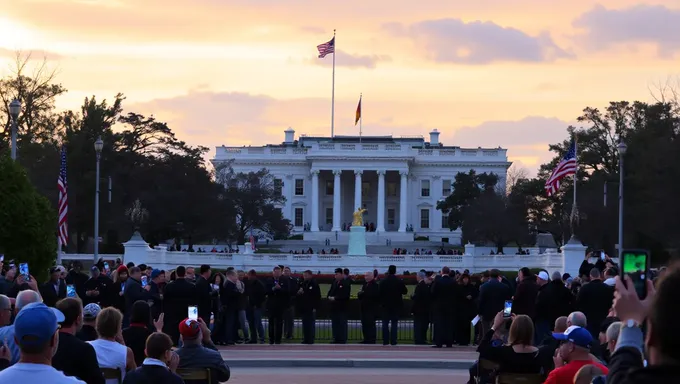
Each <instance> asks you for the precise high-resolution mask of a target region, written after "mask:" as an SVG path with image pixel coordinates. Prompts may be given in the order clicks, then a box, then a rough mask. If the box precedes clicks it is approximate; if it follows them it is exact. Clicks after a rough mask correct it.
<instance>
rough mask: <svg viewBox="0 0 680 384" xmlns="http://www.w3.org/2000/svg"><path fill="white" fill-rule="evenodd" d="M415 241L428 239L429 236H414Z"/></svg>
mask: <svg viewBox="0 0 680 384" xmlns="http://www.w3.org/2000/svg"><path fill="white" fill-rule="evenodd" d="M414 240H415V241H429V240H430V237H429V236H416V238H415V239H414Z"/></svg>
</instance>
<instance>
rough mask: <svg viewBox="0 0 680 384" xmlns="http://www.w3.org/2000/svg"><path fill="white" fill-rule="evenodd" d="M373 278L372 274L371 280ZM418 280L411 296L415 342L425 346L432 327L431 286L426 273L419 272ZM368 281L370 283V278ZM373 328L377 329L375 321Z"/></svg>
mask: <svg viewBox="0 0 680 384" xmlns="http://www.w3.org/2000/svg"><path fill="white" fill-rule="evenodd" d="M372 278H373V276H372V274H371V280H372ZM416 279H417V281H418V284H417V285H416V289H415V290H414V292H413V295H411V301H412V302H413V304H412V305H411V314H413V342H414V343H415V344H416V345H425V344H427V330H428V328H429V327H430V304H431V293H430V284H429V283H428V280H427V276H426V274H425V271H420V272H418V274H417V275H416ZM366 280H367V281H368V278H366ZM364 286H365V284H364ZM362 304H363V303H362ZM362 313H363V308H362ZM362 325H363V323H362ZM373 327H374V329H375V319H374V320H373Z"/></svg>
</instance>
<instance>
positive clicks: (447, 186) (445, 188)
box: [442, 180, 451, 196]
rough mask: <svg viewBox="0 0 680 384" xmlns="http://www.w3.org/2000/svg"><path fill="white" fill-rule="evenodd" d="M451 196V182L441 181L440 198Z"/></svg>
mask: <svg viewBox="0 0 680 384" xmlns="http://www.w3.org/2000/svg"><path fill="white" fill-rule="evenodd" d="M450 194H451V180H442V196H448V195H450Z"/></svg>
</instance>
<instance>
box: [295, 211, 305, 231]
mask: <svg viewBox="0 0 680 384" xmlns="http://www.w3.org/2000/svg"><path fill="white" fill-rule="evenodd" d="M304 225H305V211H304V208H295V226H296V227H302V226H304Z"/></svg>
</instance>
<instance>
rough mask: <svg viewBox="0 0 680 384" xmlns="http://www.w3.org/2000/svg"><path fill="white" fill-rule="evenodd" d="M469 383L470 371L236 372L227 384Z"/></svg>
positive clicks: (329, 369)
mask: <svg viewBox="0 0 680 384" xmlns="http://www.w3.org/2000/svg"><path fill="white" fill-rule="evenodd" d="M468 379H469V374H468V371H467V369H466V370H444V369H427V370H426V369H400V370H398V371H395V370H392V369H366V368H349V369H348V368H307V369H295V368H270V369H256V368H234V369H232V374H231V379H229V382H228V383H227V384H252V383H271V382H276V383H280V382H286V383H292V384H318V383H323V384H347V383H361V384H413V383H418V384H442V383H447V384H465V383H467V381H468Z"/></svg>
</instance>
